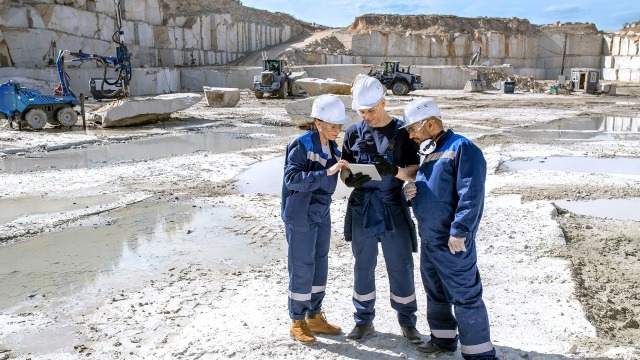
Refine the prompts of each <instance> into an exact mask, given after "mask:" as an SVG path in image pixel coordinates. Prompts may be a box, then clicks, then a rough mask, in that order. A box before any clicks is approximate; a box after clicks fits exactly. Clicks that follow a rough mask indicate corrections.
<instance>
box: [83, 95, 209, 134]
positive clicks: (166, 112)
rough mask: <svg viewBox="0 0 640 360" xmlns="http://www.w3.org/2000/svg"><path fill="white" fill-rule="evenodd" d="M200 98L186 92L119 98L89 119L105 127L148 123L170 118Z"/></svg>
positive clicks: (91, 115) (96, 111)
mask: <svg viewBox="0 0 640 360" xmlns="http://www.w3.org/2000/svg"><path fill="white" fill-rule="evenodd" d="M200 99H202V96H201V95H199V94H193V93H185V94H166V95H159V96H153V97H144V98H142V97H139V98H131V99H123V100H117V101H113V102H110V103H108V104H106V105H104V106H102V107H100V108H98V109H96V110H95V111H93V112H92V113H91V114H90V116H89V119H90V120H93V121H94V122H97V123H101V124H102V127H103V128H107V127H118V126H132V125H141V124H148V123H153V122H156V121H160V120H165V119H168V118H169V117H170V116H171V114H172V113H174V112H176V111H180V110H184V109H187V108H189V107H191V106H192V105H194V104H195V103H197V102H198V101H200Z"/></svg>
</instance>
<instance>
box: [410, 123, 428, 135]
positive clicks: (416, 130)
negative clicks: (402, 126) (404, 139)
mask: <svg viewBox="0 0 640 360" xmlns="http://www.w3.org/2000/svg"><path fill="white" fill-rule="evenodd" d="M427 121H429V120H423V121H422V125H420V127H418V128H416V127H415V126H413V125H415V124H411V126H409V127H408V128H407V131H409V134H413V133H417V132H418V131H420V129H422V127H423V126H424V124H426V123H427Z"/></svg>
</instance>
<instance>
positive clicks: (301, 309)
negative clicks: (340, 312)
mask: <svg viewBox="0 0 640 360" xmlns="http://www.w3.org/2000/svg"><path fill="white" fill-rule="evenodd" d="M327 220H328V221H330V219H327ZM328 224H330V223H328V222H327V221H323V224H322V225H320V224H316V225H317V226H312V227H311V229H310V230H309V231H304V232H302V231H295V230H292V229H291V228H289V227H287V226H286V235H287V243H288V244H289V247H288V266H287V268H288V270H289V299H288V307H289V317H290V318H291V319H293V320H300V319H304V318H305V316H306V314H307V313H308V312H309V311H310V310H312V307H313V306H315V307H316V308H317V307H320V306H321V304H322V299H323V298H324V291H321V292H318V293H315V294H312V288H313V286H316V287H320V288H324V286H326V282H327V271H328V268H327V264H328V262H327V259H326V257H327V252H328V249H329V240H330V231H327V230H326V229H327V227H328V226H330V225H328ZM318 255H320V259H317V257H318ZM316 289H318V288H316Z"/></svg>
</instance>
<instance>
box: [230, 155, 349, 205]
mask: <svg viewBox="0 0 640 360" xmlns="http://www.w3.org/2000/svg"><path fill="white" fill-rule="evenodd" d="M283 176H284V156H280V157H277V158H273V159H270V160H267V161H262V162H259V163H256V164H254V165H252V166H250V167H249V168H248V169H247V170H245V171H243V172H241V173H240V174H238V176H236V180H237V181H238V182H237V184H238V189H239V190H240V191H241V192H242V193H244V194H255V193H263V194H270V195H281V194H282V178H283ZM351 190H352V189H351V188H349V187H347V186H346V185H345V184H344V183H342V181H340V180H338V185H337V187H336V191H335V192H334V193H333V198H334V199H340V198H348V197H349V195H350V194H351Z"/></svg>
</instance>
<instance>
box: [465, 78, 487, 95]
mask: <svg viewBox="0 0 640 360" xmlns="http://www.w3.org/2000/svg"><path fill="white" fill-rule="evenodd" d="M483 91H484V84H483V83H482V80H476V79H474V80H468V81H467V83H466V84H465V85H464V92H466V93H471V92H483Z"/></svg>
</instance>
